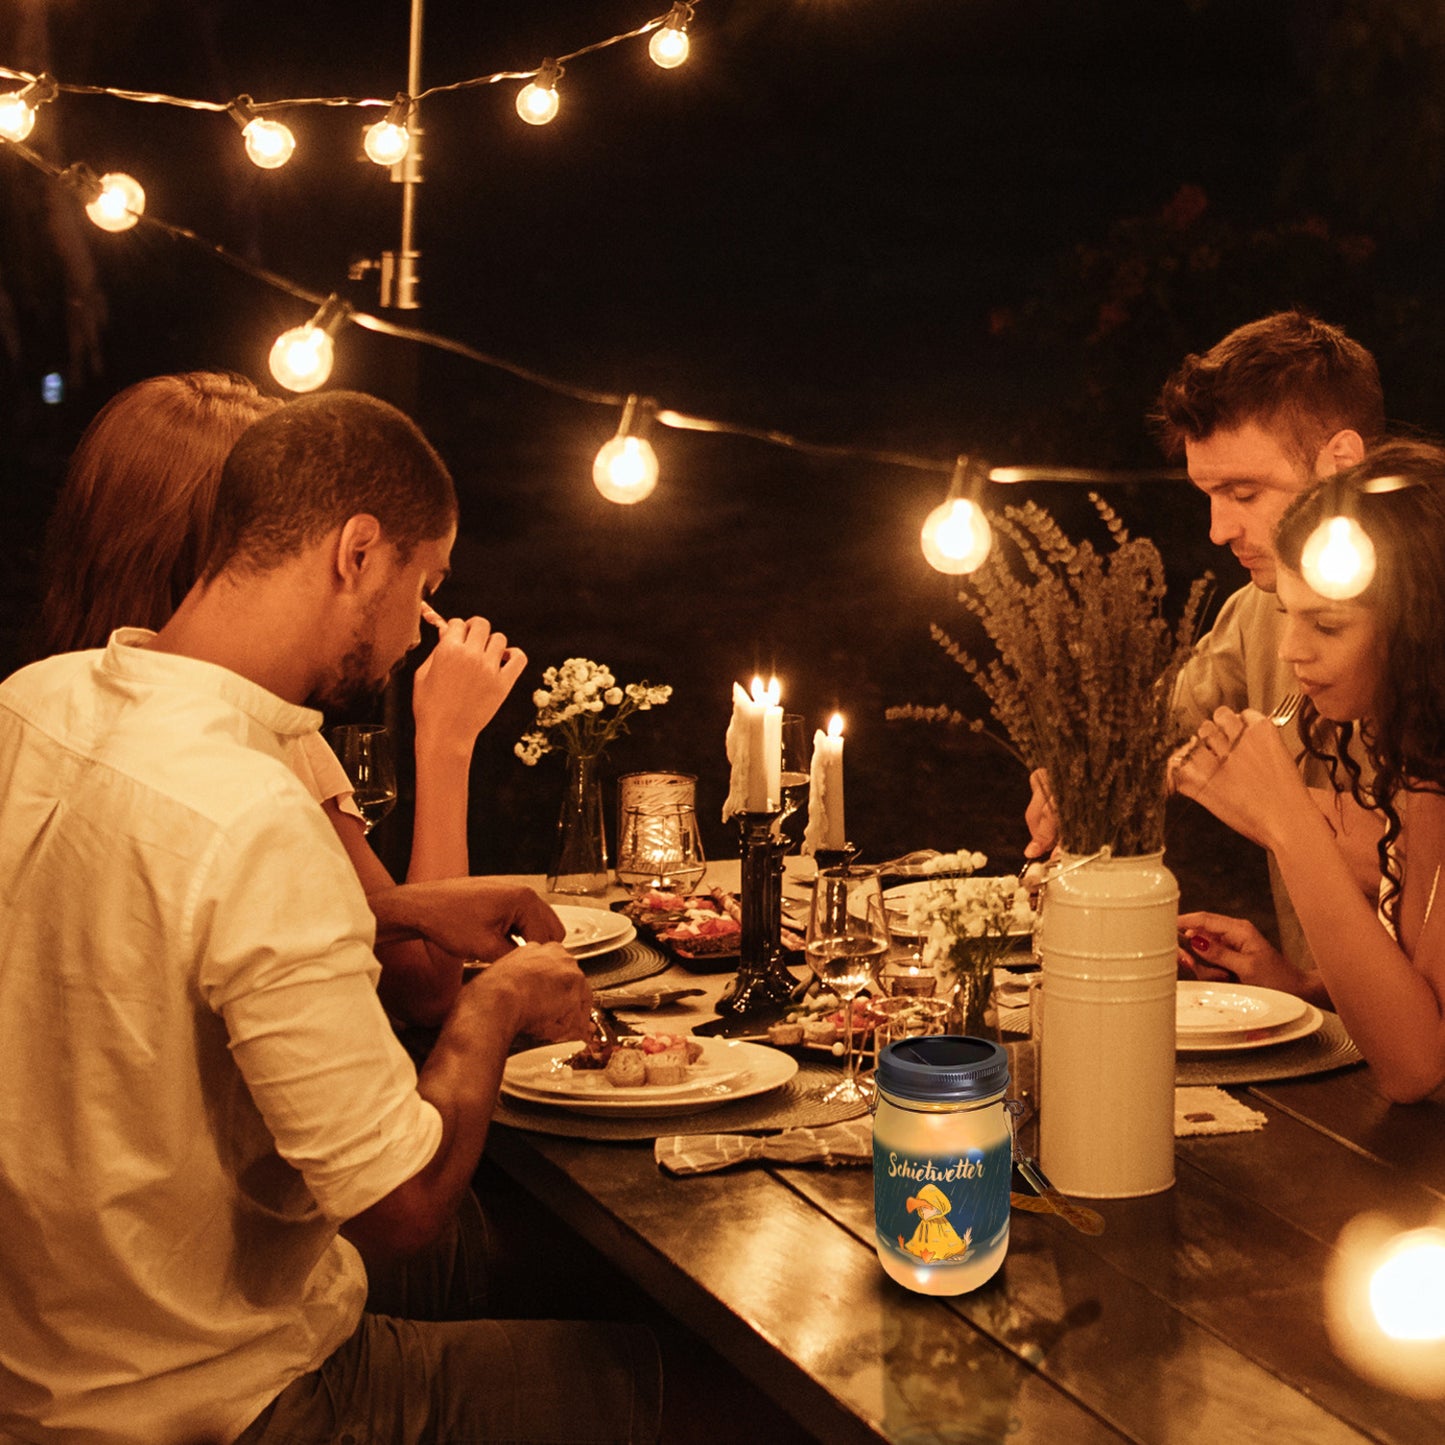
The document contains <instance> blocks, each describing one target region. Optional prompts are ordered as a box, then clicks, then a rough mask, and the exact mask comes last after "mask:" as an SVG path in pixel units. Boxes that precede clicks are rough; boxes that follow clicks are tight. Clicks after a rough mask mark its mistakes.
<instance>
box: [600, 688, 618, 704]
mask: <svg viewBox="0 0 1445 1445" xmlns="http://www.w3.org/2000/svg"><path fill="white" fill-rule="evenodd" d="M622 697H623V692H622V689H621V688H620V687H609V688H608V689H607V691H606V692H604V693H603V694H602V701H603V702H605V703H606V704H607V706H608V707H616V706H617V704H618V703H620V702H621V701H622Z"/></svg>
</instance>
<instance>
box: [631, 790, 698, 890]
mask: <svg viewBox="0 0 1445 1445" xmlns="http://www.w3.org/2000/svg"><path fill="white" fill-rule="evenodd" d="M706 872H707V859H706V858H705V857H704V855H703V851H702V835H701V834H700V833H699V832H698V826H697V811H696V809H694V808H693V807H692V806H691V805H690V804H688V803H658V804H654V805H652V806H650V807H642V808H628V809H627V813H626V815H625V816H624V818H623V819H622V827H621V829H620V830H619V831H618V835H617V881H618V882H619V883H621V884H622V885H623V886H624V887H626V888H630V889H632V890H633V892H634V893H636V892H638V891H640V890H644V889H648V888H655V889H657V890H658V891H659V892H667V893H671V892H676V893H680V894H684V895H686V894H688V893H691V892H692V891H693V890H694V889H695V888H696V887H697V885H698V884H699V883H701V882H702V877H703V874H704V873H706Z"/></svg>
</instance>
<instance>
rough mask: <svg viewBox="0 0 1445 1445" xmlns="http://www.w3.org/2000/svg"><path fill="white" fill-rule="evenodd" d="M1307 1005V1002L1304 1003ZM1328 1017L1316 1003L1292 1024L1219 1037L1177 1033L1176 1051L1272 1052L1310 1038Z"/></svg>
mask: <svg viewBox="0 0 1445 1445" xmlns="http://www.w3.org/2000/svg"><path fill="white" fill-rule="evenodd" d="M1300 1002H1301V1003H1304V1000H1303V999H1301V1000H1300ZM1324 1022H1325V1016H1324V1014H1322V1013H1321V1012H1320V1010H1319V1009H1317V1008H1316V1007H1315V1006H1314V1005H1313V1004H1312V1003H1306V1004H1305V1005H1304V1012H1303V1013H1301V1014H1300V1016H1299V1017H1298V1018H1296V1019H1291V1020H1290V1022H1289V1023H1285V1024H1277V1025H1276V1026H1275V1027H1273V1028H1266V1029H1245V1030H1241V1031H1240V1032H1238V1033H1218V1034H1177V1035H1176V1036H1175V1037H1176V1044H1175V1047H1176V1049H1177V1050H1178V1051H1179V1052H1180V1053H1181V1054H1206V1053H1208V1054H1222V1053H1227V1052H1229V1051H1231V1050H1236V1049H1270V1048H1273V1047H1274V1046H1275V1045H1276V1044H1290V1043H1293V1042H1294V1041H1295V1040H1296V1039H1307V1038H1308V1037H1309V1036H1310V1035H1311V1034H1314V1033H1318V1032H1319V1031H1320V1029H1321V1028H1323V1027H1324Z"/></svg>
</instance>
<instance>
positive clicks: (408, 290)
mask: <svg viewBox="0 0 1445 1445" xmlns="http://www.w3.org/2000/svg"><path fill="white" fill-rule="evenodd" d="M424 5H425V0H411V34H410V37H409V39H408V43H407V63H406V93H407V94H408V95H411V96H415V95H418V94H420V92H421V39H422V11H423V8H424ZM408 125H409V127H410V130H411V149H410V150H409V151H408V152H407V154H406V157H405V159H403V160H402V162H401V164H400V165H398V166H396V167H395V168H394V169H393V170H392V179H393V180H396V181H399V182H400V183H401V245H400V246H399V247H398V248H397V249H396V250H395V251H387V252H384V253H383V254H382V258H381V304H382V305H383V306H394V307H396V308H397V309H398V310H400V311H414V310H416V309H417V308H418V307H419V306H420V305H421V302H420V301H419V300H418V299H417V284H418V280H419V277H418V275H417V262H418V261H419V260H420V259H421V253H420V252H419V251H418V250H417V249H416V242H415V234H414V233H415V226H416V188H417V187H418V186H419V185H420V184H421V181H422V174H421V138H422V126H421V108H420V106H413V107H412V113H411V116H410V118H409V121H408Z"/></svg>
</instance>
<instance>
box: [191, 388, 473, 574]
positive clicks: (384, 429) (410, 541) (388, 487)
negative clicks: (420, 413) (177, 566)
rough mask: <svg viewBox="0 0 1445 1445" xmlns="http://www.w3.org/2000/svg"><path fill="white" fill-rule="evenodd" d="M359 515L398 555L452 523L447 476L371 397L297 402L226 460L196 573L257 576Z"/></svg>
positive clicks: (334, 394)
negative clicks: (372, 521)
mask: <svg viewBox="0 0 1445 1445" xmlns="http://www.w3.org/2000/svg"><path fill="white" fill-rule="evenodd" d="M362 512H368V513H370V514H371V515H372V516H374V517H375V518H376V519H377V520H378V521H379V522H380V523H381V526H382V530H383V533H384V534H385V537H386V540H387V541H388V542H390V543H392V544H393V545H394V546H395V547H396V548H397V549H398V551H399V552H400V553H401V555H402V556H403V557H407V556H409V555H410V554H411V551H412V549H413V548H414V547H415V546H416V544H417V543H418V542H422V541H429V540H431V539H432V538H434V537H440V536H442V535H443V534H444V533H445V532H446V531H447V530H448V529H449V528H450V527H451V526H452V525H453V523H454V522H455V521H456V517H457V497H456V490H455V488H454V487H453V486H452V479H451V474H450V473H449V472H448V471H447V469H446V466H445V464H444V463H443V462H442V459H441V458H440V457H439V456H438V455H437V454H436V451H435V449H434V448H433V447H432V445H431V443H430V442H428V441H427V439H426V438H425V437H424V436H423V435H422V434H421V430H420V429H419V428H418V427H417V425H416V423H415V422H413V421H412V420H411V419H410V417H407V416H405V415H404V414H403V413H402V412H400V411H398V410H397V409H396V408H395V407H394V406H391V405H389V404H388V403H386V402H384V401H379V400H378V399H377V398H376V397H373V396H365V395H363V394H362V393H360V392H355V391H329V392H323V393H321V394H319V395H316V396H305V397H299V398H298V399H297V400H295V401H292V402H288V403H287V404H286V405H285V406H283V407H282V408H281V409H280V410H279V411H276V412H273V413H272V414H271V415H270V416H268V417H265V418H263V419H262V420H261V421H258V422H257V423H256V424H255V425H254V426H252V427H250V428H249V429H248V430H247V431H246V432H245V433H243V435H242V436H241V438H240V440H239V441H238V442H237V443H236V445H235V446H234V447H233V448H232V449H231V453H230V455H229V456H228V457H227V458H226V464H225V466H224V467H223V468H222V469H221V484H220V487H219V488H218V489H217V492H216V514H215V526H214V531H213V542H212V549H211V554H210V557H209V558H208V559H207V562H206V569H205V575H206V576H207V577H208V578H211V577H215V576H216V575H217V574H218V573H220V572H222V571H224V570H225V569H226V568H228V567H232V566H240V567H245V568H247V569H249V570H255V571H266V570H269V569H270V568H272V567H275V566H278V565H279V564H280V563H282V562H284V561H286V560H287V559H288V558H290V557H294V556H295V555H297V554H298V553H299V552H300V551H301V550H302V549H303V548H304V547H306V546H308V545H310V544H311V543H312V542H315V541H316V540H317V539H319V538H321V537H324V536H325V535H326V534H327V533H328V532H329V531H331V530H332V528H334V527H337V526H340V525H341V524H342V523H344V522H345V521H346V520H347V518H348V517H354V516H356V515H357V514H358V513H362Z"/></svg>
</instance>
